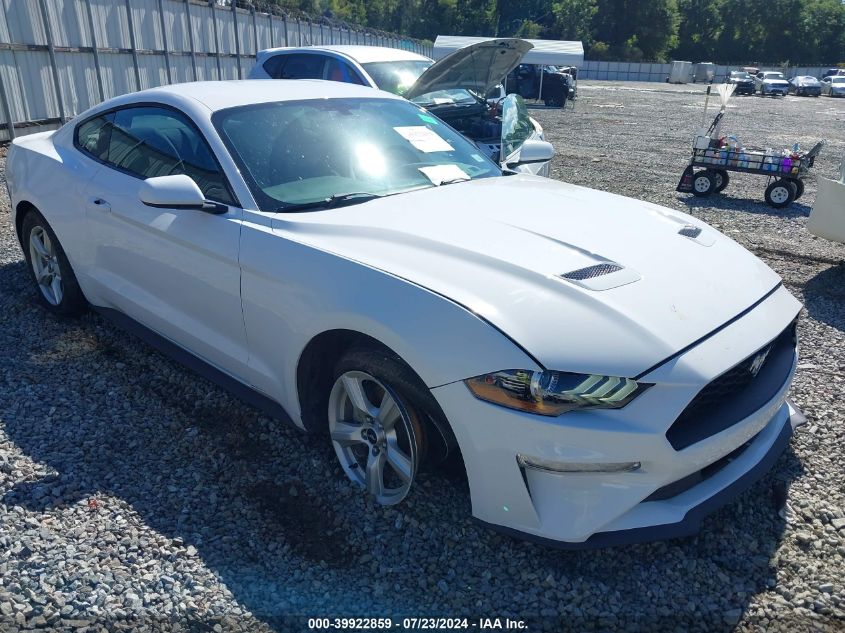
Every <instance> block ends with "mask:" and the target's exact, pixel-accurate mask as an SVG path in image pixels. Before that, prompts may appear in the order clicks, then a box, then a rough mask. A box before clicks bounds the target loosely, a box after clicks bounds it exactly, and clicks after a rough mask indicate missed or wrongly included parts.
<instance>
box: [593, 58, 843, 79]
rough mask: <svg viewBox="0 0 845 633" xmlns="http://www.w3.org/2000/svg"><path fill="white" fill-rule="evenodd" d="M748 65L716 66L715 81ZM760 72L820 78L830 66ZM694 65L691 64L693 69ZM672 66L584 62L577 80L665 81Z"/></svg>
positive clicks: (773, 67) (768, 66) (769, 67)
mask: <svg viewBox="0 0 845 633" xmlns="http://www.w3.org/2000/svg"><path fill="white" fill-rule="evenodd" d="M746 65H750V64H731V65H729V66H716V81H722V80H723V79H724V77H725V75H727V74H728V73H729V72H730V71H732V70H737V69H738V68H740V67H742V66H746ZM755 65H756V66H758V67H759V68H760V70H778V71H786V76H787V77H794V76H796V75H812V76H813V77H820V76H821V75H822V74H823V73H824V71H825V70H827V69H828V68H830V67H831V66H812V67H810V66H803V67H797V68H792V67H790V68H788V69H784V68H783V66H778V65H772V64H764V65H759V64H755ZM694 67H695V64H693V68H694ZM671 68H672V64H650V63H646V62H643V63H637V62H597V61H585V62H584V65H583V66H582V67H581V68H579V69H578V79H602V80H608V81H664V82H665V81H666V78H667V77H668V76H669V70H670V69H671Z"/></svg>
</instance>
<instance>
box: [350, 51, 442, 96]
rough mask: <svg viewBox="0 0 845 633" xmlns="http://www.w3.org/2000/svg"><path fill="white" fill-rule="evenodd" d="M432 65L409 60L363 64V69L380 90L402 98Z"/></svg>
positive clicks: (421, 61) (423, 61) (425, 61)
mask: <svg viewBox="0 0 845 633" xmlns="http://www.w3.org/2000/svg"><path fill="white" fill-rule="evenodd" d="M432 63H433V62H430V61H428V60H422V59H419V60H414V59H409V60H404V61H395V62H370V63H369V64H363V67H364V70H366V71H367V74H369V75H370V77H372V78H373V81H375V82H376V85H377V86H378V87H379V88H380V89H382V90H386V91H387V92H392V93H393V94H395V95H399V96H400V97H401V96H402V95H404V94H405V93H406V92H407V91H408V88H410V87H411V86H413V85H414V82H415V81H416V80H417V79H418V78H419V76H420V75H422V74H423V73H424V72H425V71H426V70H428V69H429V67H430V66H431V64H432Z"/></svg>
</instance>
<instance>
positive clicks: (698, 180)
mask: <svg viewBox="0 0 845 633" xmlns="http://www.w3.org/2000/svg"><path fill="white" fill-rule="evenodd" d="M715 187H716V179H715V178H714V176H713V172H711V171H709V170H706V169H705V170H703V171H699V172H696V173H695V174H693V177H692V192H693V194H694V195H696V196H698V197H699V198H702V197H704V196H709V195H710V194H711V193H713V189H714V188H715Z"/></svg>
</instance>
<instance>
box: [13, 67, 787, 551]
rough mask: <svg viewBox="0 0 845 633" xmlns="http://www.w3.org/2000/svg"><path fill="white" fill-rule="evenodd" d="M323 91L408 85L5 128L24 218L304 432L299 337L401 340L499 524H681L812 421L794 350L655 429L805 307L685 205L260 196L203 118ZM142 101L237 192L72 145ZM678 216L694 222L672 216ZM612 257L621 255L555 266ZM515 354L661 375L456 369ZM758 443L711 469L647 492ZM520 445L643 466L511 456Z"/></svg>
mask: <svg viewBox="0 0 845 633" xmlns="http://www.w3.org/2000/svg"><path fill="white" fill-rule="evenodd" d="M314 97H320V98H340V97H355V98H361V99H366V98H374V97H378V98H390V99H399V97H395V96H391V95H387V94H386V93H374V92H373V91H372V89H370V88H367V87H361V86H355V85H350V84H340V83H332V84H330V85H328V84H327V83H326V82H322V81H307V80H306V81H295V82H285V83H284V84H283V85H282V86H280V85H279V84H278V83H272V84H271V83H270V82H262V81H243V82H230V84H229V85H228V86H226V89H223V86H221V84H220V83H216V82H210V83H191V84H182V85H176V86H170V87H163V88H156V89H152V90H148V91H144V92H140V93H136V94H131V95H125V96H122V97H118V98H116V99H113V100H111V101H108V102H106V103H104V104H102V105H100V106H98V107H96V108H93V109H92V110H90V111H89V112H86V113H84V114H83V115H80V117H78V119H77V120H76V121H72V122H70V123H68V124H66V125H65V126H63V127H62V128H61V129H59V130H58V131H56V132H55V133H52V132H48V133H42V134H36V135H31V136H25V137H22V138H19V139H17V140H16V141H15V142H14V143H13V144H12V147H11V150H10V153H9V156H8V159H7V171H6V175H7V179H8V184H9V189H10V193H11V198H12V221H13V223H14V224H15V227H16V229H18V230H19V223H18V222H17V219H18V214H19V213H20V212H21V210H22V209H23V208H24V205H25V204H32V205H34V206H35V207H37V208H38V209H39V210H40V212H41V213H42V214H43V215H44V217H45V218H46V219H47V221H48V222H49V223H50V225H51V226H52V228H53V230H54V231H55V233H56V235H57V236H58V238H59V240H60V241H61V243H62V245H63V247H64V250H65V251H66V253H67V256H68V258H69V260H70V263H71V264H72V266H73V269H74V271H75V273H76V276H77V278H78V281H79V283H80V286H81V288H82V290H83V292H84V294H85V296H86V297H87V299H88V300H89V301H90V302H91V303H92V304H93V305H94V306H97V307H99V308H111V309H114V310H117V311H119V312H120V313H122V314H125V315H127V316H128V317H130V318H131V319H132V320H134V321H136V322H138V323H139V324H140V325H142V326H143V327H145V328H147V329H149V330H152V331H153V332H155V333H157V334H158V335H161V336H163V337H165V338H166V339H168V340H169V341H171V342H173V343H175V344H176V345H178V346H179V347H180V348H182V349H184V350H186V351H188V352H189V353H190V354H192V355H194V356H196V357H199V358H200V359H202V360H204V361H206V362H207V363H209V364H211V365H212V366H214V367H215V368H216V369H218V370H220V371H221V372H223V373H225V374H226V375H227V376H229V377H232V378H234V379H235V380H237V381H238V382H239V383H242V384H243V385H246V386H248V387H249V388H250V389H252V390H254V391H256V392H258V393H260V394H262V395H264V396H266V397H267V398H269V399H271V400H272V401H273V402H275V403H278V405H279V406H280V407H281V408H283V409H284V411H286V412H287V414H288V415H289V416H290V418H291V419H292V420H293V422H294V423H295V424H297V425H298V426H300V427H303V426H304V425H305V422H304V420H303V417H302V415H301V413H302V409H303V406H304V404H305V403H303V402H301V401H300V398H299V393H298V389H297V380H298V376H297V368H298V363H299V360H300V357H301V355H302V352H303V350H304V349H305V348H306V346H307V345H308V343H309V342H310V341H312V340H314V338H315V337H317V336H319V335H321V334H322V333H325V332H327V331H332V330H351V331H355V332H359V333H362V334H365V335H367V336H370V337H372V338H374V339H376V340H378V341H380V342H381V343H383V344H384V345H386V346H388V347H389V348H391V349H392V350H394V351H395V352H396V353H397V354H398V355H399V356H400V357H401V358H402V359H404V361H405V362H407V363H408V364H409V365H410V366H411V367H412V368H413V369H414V370H415V371H416V372H417V374H418V375H419V376H420V377H421V378H422V380H423V382H424V383H425V384H426V385H427V386H428V387H429V388H430V389H431V393H432V394H433V396H434V397H435V398H436V400H437V402H438V403H439V404H440V406H441V407H442V409H443V411H444V412H445V414H446V417H447V418H448V420H449V423H450V425H451V428H452V430H453V432H454V434H455V436H456V438H457V441H458V445H459V447H460V450H461V452H462V454H463V458H464V462H465V464H466V468H467V476H468V479H469V485H470V494H471V500H472V511H473V515H474V516H475V517H477V518H478V519H480V520H482V521H484V522H487V523H489V524H491V525H494V526H496V527H499V528H503V529H507V530H513V531H516V532H519V533H521V534H527V535H531V536H535V537H538V538H542V539H546V540H550V541H554V542H557V543H561V544H569V545H573V544H578V543H585V542H586V543H588V544H601V543H604V542H611V541H612V539H614V538H616V535H622V537H621V538H622V539H623V540H624V539H625V538H627V536H625V535H626V534H632V535H636V538H654V537H656V536H666V535H677V534H680V533H687V532H688V531H689V530H690V529H692V528H694V527H696V526H697V520H698V518H699V515H700V514H701V513H702V512H703V511H704V509H705V508H706V507H709V505H708V504H710V505H712V503H713V502H714V500H717V499H719V498H721V496H722V495H726V494H727V493H728V492H731V491H732V490H734V488H735V487H736V486H738V485H739V484H741V483H742V482H744V481H745V480H746V479H748V477H750V476H751V475H753V474H755V473H757V471H758V470H760V468H764V467H768V465H769V464H770V462H771V460H772V459H773V457H772V456H773V455H775V456H776V454H777V452H778V451H779V450H781V449H782V448H783V440H784V438H785V437H788V434H789V432H791V426H792V425H793V424H796V423H797V422H798V421H799V419H800V414H799V413H798V412H797V411H796V410H795V409H794V408H793V407H792V405H791V404H790V403H789V402H787V401H786V400H785V397H786V394H787V392H788V389H789V386H790V383H791V379H792V373H793V372H794V368H795V363H796V362H797V361H796V358H797V357H793V358H792V361H791V367H790V368H789V372H788V375H785V377H783V381H782V383H779V384H778V388H777V392H776V393H774V395H773V396H772V397H771V398H770V399H768V400H767V402H766V403H765V404H764V405H762V406H760V407H759V408H758V409H756V410H755V411H753V412H751V413H750V414H749V415H747V416H746V417H745V418H743V419H741V420H738V421H736V422H735V423H734V424H732V425H731V426H729V427H728V428H726V429H724V430H722V431H720V432H718V433H715V434H713V435H710V436H708V437H705V438H704V439H702V440H701V441H698V442H697V443H694V444H693V445H691V446H689V447H687V448H684V449H683V450H675V449H674V448H672V446H671V445H670V443H669V441H668V440H667V437H666V432H667V429H668V428H669V427H670V425H671V424H672V422H673V421H674V420H675V419H676V418H677V417H678V415H679V414H680V413H681V412H682V411H683V410H684V409H685V407H686V406H687V405H688V404H689V403H690V402H691V401H692V400H693V399H694V398H695V396H696V394H697V393H698V392H699V391H701V389H702V388H704V387H705V386H706V385H707V384H708V383H710V382H711V381H712V380H714V379H715V378H717V377H719V376H720V375H722V374H724V373H725V372H726V371H727V370H729V369H731V368H732V367H734V366H736V365H737V364H738V363H739V362H740V361H743V360H744V359H747V358H749V357H750V356H752V355H754V354H755V353H756V352H757V351H758V350H761V349H762V348H764V347H765V346H766V345H768V344H769V342H770V341H772V340H773V339H774V338H775V337H777V336H778V334H779V333H781V332H782V331H784V330H785V328H787V327H788V325H789V324H790V322H792V321H793V319H794V318H795V317H796V315H797V313H798V311H799V310H800V304H799V303H798V302H797V301H796V300H795V299H794V298H793V297H792V296H791V295H790V294H789V293H788V292H787V291H786V290H785V289H784V288H783V287H782V286H780V284H779V279H778V277H777V275H776V274H775V273H774V272H773V271H771V270H770V269H769V268H768V267H766V266H765V265H764V264H763V263H762V262H761V261H760V260H758V259H757V258H755V257H754V256H753V255H751V254H750V253H748V252H747V251H745V250H744V249H743V248H742V247H740V246H739V245H737V244H736V243H735V242H733V241H732V240H730V239H729V238H727V237H725V236H724V235H722V234H720V233H719V232H718V231H716V230H715V229H713V228H712V227H709V226H708V225H706V224H704V223H702V222H700V221H698V220H696V219H694V218H692V217H691V216H688V215H685V214H683V213H680V212H677V211H673V210H670V209H666V208H663V207H659V206H657V205H653V204H649V203H644V202H640V201H637V200H632V199H629V198H624V197H621V196H616V195H612V194H608V193H604V192H600V191H595V190H591V189H586V188H583V187H576V186H573V185H568V184H565V183H560V182H555V181H551V180H547V179H543V178H538V177H533V176H527V175H515V176H502V177H498V178H489V179H484V180H477V181H470V182H464V183H457V184H453V185H449V186H443V187H432V188H428V189H423V190H419V191H415V192H410V193H404V194H398V195H396V196H395V197H390V198H383V199H377V200H371V201H368V202H364V203H361V204H357V205H355V206H350V207H344V208H338V209H330V210H321V211H315V212H306V213H296V214H285V213H268V212H264V211H262V210H261V209H259V208H258V205H257V204H256V202H255V201H254V199H253V197H252V195H251V193H250V189H249V188H248V187H247V185H246V183H245V182H244V180H243V178H242V177H241V174H240V172H239V170H238V168H237V166H236V164H235V162H234V161H233V159H232V158H231V156H230V155H229V153H228V150H227V149H226V146H225V145H224V143H223V141H222V140H221V138H220V137H219V135H218V133H217V130H216V129H215V127H214V126H213V124H212V121H211V117H212V114H213V113H214V112H216V111H219V110H222V109H225V108H229V107H233V106H237V105H244V104H256V103H268V102H276V101H280V100H300V99H309V98H314ZM133 103H160V104H164V105H166V106H171V107H173V108H177V109H179V110H180V111H181V112H183V113H184V114H185V115H187V116H188V117H189V118H190V119H191V120H193V122H194V123H195V124H196V125H197V127H198V128H199V130H200V131H201V133H202V134H203V136H204V137H205V138H206V140H207V141H208V143H209V145H210V146H211V148H212V151H213V152H214V154H215V155H216V158H217V160H218V161H219V163H220V167H221V169H222V170H223V172H224V174H225V175H226V177H227V178H228V180H229V182H230V184H231V186H232V189H233V192H234V194H235V195H236V197H237V198H238V200H239V203H240V206H235V205H232V206H229V207H228V208H227V209H226V211H225V213H222V214H218V215H214V214H210V213H204V212H202V211H198V210H184V209H181V210H180V209H166V208H165V209H161V208H151V207H149V206H145V205H143V204H141V203H140V202H139V198H138V195H139V190H140V188H141V183H142V181H140V180H139V179H138V178H135V177H131V176H127V175H126V174H124V173H121V172H118V171H116V170H114V169H112V168H110V167H108V166H105V165H103V164H101V163H99V162H97V161H95V160H93V159H91V158H89V157H88V156H86V155H85V154H83V153H81V152H80V151H79V150H77V149H76V148H75V147H74V145H73V133H74V129H75V127H76V125H77V124H78V122H82V121H85V120H87V119H88V118H89V117H90V116H91V115H92V114H95V113H97V112H103V111H106V110H109V109H112V108H114V107H120V106H125V105H130V104H133ZM97 201H99V203H98V202H97ZM689 229H699V230H700V231H699V232H698V233H697V235H693V236H692V237H686V236H684V235H681V234H679V231H680V230H689ZM695 232H696V231H693V233H695ZM602 263H613V264H616V265H618V266H619V267H620V269H619V270H616V271H615V272H611V273H609V274H607V275H603V276H600V277H596V278H588V279H584V280H571V281H570V280H566V279H563V278H561V275H562V274H564V273H567V272H570V271H573V270H576V269H582V268H585V267H588V266H592V265H595V264H602ZM764 359H765V357H764ZM514 368H519V369H525V370H530V371H540V370H543V369H551V370H558V371H570V372H579V373H598V374H605V375H611V376H626V377H630V378H637V379H638V380H641V381H643V382H646V383H650V384H653V386H652V387H651V388H650V389H648V390H647V391H645V392H644V393H643V394H642V395H641V396H639V397H638V398H636V399H635V400H633V401H632V402H631V403H629V404H628V405H627V406H625V407H624V408H621V409H614V410H592V411H573V412H569V413H565V414H563V415H561V416H559V417H544V416H540V415H536V414H531V413H526V412H522V411H516V410H513V409H508V408H503V407H501V406H498V405H495V404H492V403H490V402H486V401H482V400H479V399H477V398H475V397H474V396H473V395H472V393H471V392H470V391H469V390H468V388H467V386H466V385H465V383H464V382H463V381H464V380H465V379H468V378H471V377H475V376H479V375H482V374H487V373H491V372H496V371H499V370H504V369H514ZM746 442H750V444H749V445H748V446H747V447H746V449H745V450H744V452H742V454H741V456H740V457H738V458H737V459H736V460H734V461H732V462H730V464H728V465H727V466H725V467H724V468H723V469H722V470H720V471H719V472H718V473H717V474H716V475H714V476H713V477H710V478H707V479H706V480H704V481H702V482H700V483H698V484H697V485H694V486H692V487H690V488H688V489H687V490H685V491H683V492H681V493H679V494H677V495H675V496H671V497H669V498H666V499H662V500H657V501H644V500H645V499H646V498H647V497H649V495H651V494H652V493H654V492H655V491H656V490H658V489H660V488H662V487H663V486H666V485H667V484H671V483H672V482H675V481H677V480H679V479H681V478H683V477H685V476H686V475H689V474H690V473H694V472H696V471H698V470H699V469H701V468H702V467H704V466H706V465H708V464H712V463H713V462H714V461H715V460H718V459H720V458H722V457H724V456H725V455H727V454H729V453H731V452H732V451H734V450H735V449H737V448H738V447H740V446H742V445H743V444H745V443H746ZM520 454H521V455H528V456H531V457H533V458H538V459H545V460H551V461H555V462H561V461H563V462H567V463H575V464H582V465H590V464H597V463H605V462H607V463H618V462H637V463H639V464H640V467H639V468H637V469H636V470H635V471H633V472H616V473H611V472H596V473H590V472H576V473H571V472H570V473H562V472H548V471H543V470H536V469H532V468H525V469H524V470H522V469H521V468H520V467H519V465H518V463H517V456H518V455H520ZM693 519H694V520H693ZM640 529H646V530H647V532H646V533H641V532H638V531H637V530H640ZM661 530H668V531H661ZM605 538H607V539H610V540H608V541H604V540H602V539H605Z"/></svg>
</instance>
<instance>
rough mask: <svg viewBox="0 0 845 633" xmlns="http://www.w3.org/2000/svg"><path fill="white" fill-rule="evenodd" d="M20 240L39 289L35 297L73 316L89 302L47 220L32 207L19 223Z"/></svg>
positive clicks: (50, 307)
mask: <svg viewBox="0 0 845 633" xmlns="http://www.w3.org/2000/svg"><path fill="white" fill-rule="evenodd" d="M21 242H22V244H23V252H24V257H25V258H26V263H27V265H28V268H29V274H30V278H31V279H32V281H33V282H34V283H35V286H36V288H37V290H38V299H39V301H40V302H41V304H42V305H43V306H44V307H45V308H47V309H48V310H49V311H50V312H53V313H55V314H60V315H62V316H76V315H79V314H82V313H83V312H85V309H86V308H87V306H88V304H87V302H86V301H85V297H84V296H83V294H82V290H81V289H80V287H79V283H78V282H77V281H76V275H74V273H73V269H72V268H71V267H70V262H69V261H68V259H67V255H65V251H64V249H63V248H62V245H61V244H60V243H59V238H57V237H56V234H55V233H54V232H53V229H52V228H50V225H49V224H48V223H47V220H45V219H44V217H43V216H42V215H41V214H40V213H38V212H37V211H35V210H31V211H29V212H28V213H27V214H26V217H24V219H23V224H22V226H21Z"/></svg>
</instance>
